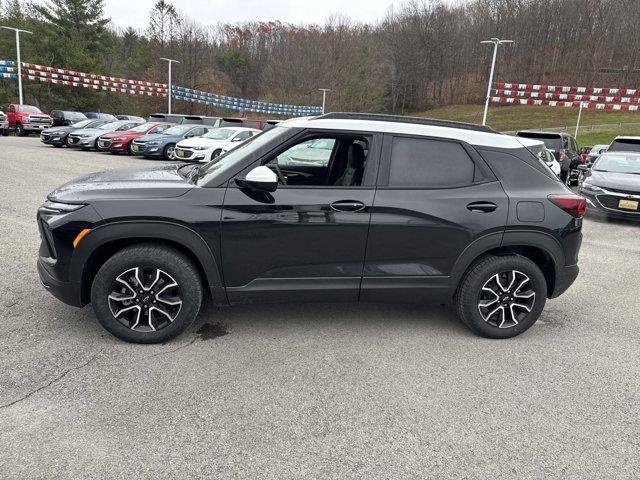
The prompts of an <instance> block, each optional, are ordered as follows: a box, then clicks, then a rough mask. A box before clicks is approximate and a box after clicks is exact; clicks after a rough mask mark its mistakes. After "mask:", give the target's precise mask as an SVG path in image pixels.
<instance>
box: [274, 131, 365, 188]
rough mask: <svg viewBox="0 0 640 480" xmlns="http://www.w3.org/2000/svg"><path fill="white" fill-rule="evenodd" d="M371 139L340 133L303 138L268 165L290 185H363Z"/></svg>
mask: <svg viewBox="0 0 640 480" xmlns="http://www.w3.org/2000/svg"><path fill="white" fill-rule="evenodd" d="M369 144H370V139H369V138H368V137H362V136H351V135H340V136H336V137H333V136H327V137H320V138H318V137H315V138H312V139H306V140H303V141H301V142H299V143H297V144H295V145H293V146H291V147H289V148H287V149H286V150H285V151H283V152H281V153H279V154H278V155H276V156H275V157H273V158H272V159H270V160H269V161H268V162H266V166H267V167H269V168H271V169H272V170H274V171H275V172H276V173H277V174H278V178H279V181H280V184H282V185H287V186H334V187H357V186H360V185H362V178H363V176H364V169H365V165H366V161H367V156H368V153H369Z"/></svg>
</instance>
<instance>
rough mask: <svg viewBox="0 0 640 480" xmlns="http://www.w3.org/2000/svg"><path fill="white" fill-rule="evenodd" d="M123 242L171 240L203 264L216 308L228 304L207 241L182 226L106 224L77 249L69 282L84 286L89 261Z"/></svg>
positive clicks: (136, 223) (149, 222)
mask: <svg viewBox="0 0 640 480" xmlns="http://www.w3.org/2000/svg"><path fill="white" fill-rule="evenodd" d="M123 239H132V240H133V239H140V240H150V241H153V240H168V241H170V242H172V243H176V244H178V245H180V246H182V247H183V248H185V249H186V250H188V251H189V252H190V253H191V254H192V255H193V256H194V257H195V258H196V259H197V261H198V262H199V263H200V265H199V267H202V270H203V272H204V274H205V277H206V282H207V284H208V286H209V289H210V290H211V295H212V296H213V301H214V303H215V304H216V305H227V304H228V300H227V295H226V291H225V288H224V283H223V281H222V275H221V271H220V268H219V266H218V262H217V260H216V257H215V255H214V254H213V252H212V251H211V248H210V247H209V245H208V244H207V242H206V241H205V240H204V239H203V238H202V237H201V236H200V235H199V234H198V233H197V232H196V231H194V230H192V229H191V228H189V227H187V226H185V225H181V224H179V223H173V222H166V221H151V220H133V221H120V222H114V223H105V224H103V225H100V226H98V227H96V228H94V229H93V230H91V232H90V233H89V234H87V235H86V236H85V237H84V238H83V239H82V241H81V242H80V243H79V245H78V247H77V248H76V249H75V250H74V252H73V256H72V258H71V264H70V269H69V280H70V281H73V282H78V283H82V280H83V276H84V274H85V267H86V265H87V262H88V260H89V259H90V258H91V256H92V255H93V254H94V253H95V252H96V250H97V249H99V248H100V247H102V246H104V245H106V244H108V243H110V242H113V241H121V240H123Z"/></svg>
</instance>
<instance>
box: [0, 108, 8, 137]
mask: <svg viewBox="0 0 640 480" xmlns="http://www.w3.org/2000/svg"><path fill="white" fill-rule="evenodd" d="M0 134H2V136H3V137H6V136H7V135H9V119H8V118H7V115H6V114H5V113H4V112H3V111H2V110H0Z"/></svg>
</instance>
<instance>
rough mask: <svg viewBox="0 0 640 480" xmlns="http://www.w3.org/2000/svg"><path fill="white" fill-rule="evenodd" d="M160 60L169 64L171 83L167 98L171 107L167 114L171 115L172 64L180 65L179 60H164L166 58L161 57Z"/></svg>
mask: <svg viewBox="0 0 640 480" xmlns="http://www.w3.org/2000/svg"><path fill="white" fill-rule="evenodd" d="M160 60H164V61H166V62H167V63H168V64H169V83H168V87H169V88H168V92H167V98H168V99H169V106H168V111H167V114H169V115H171V93H172V92H171V64H172V63H180V62H179V61H178V60H173V59H171V58H164V57H160Z"/></svg>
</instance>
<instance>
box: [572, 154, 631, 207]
mask: <svg viewBox="0 0 640 480" xmlns="http://www.w3.org/2000/svg"><path fill="white" fill-rule="evenodd" d="M579 168H580V170H582V172H583V174H584V177H583V178H584V179H583V181H582V183H581V185H580V194H581V195H583V196H584V197H585V198H586V199H587V202H588V204H589V210H590V211H591V210H593V211H595V212H597V213H604V214H606V215H609V216H614V217H627V218H636V219H640V208H639V205H640V153H639V152H630V151H613V152H611V151H608V152H605V153H603V154H602V155H600V156H599V157H598V159H597V160H596V161H595V163H594V164H593V165H582V166H580V167H579Z"/></svg>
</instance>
